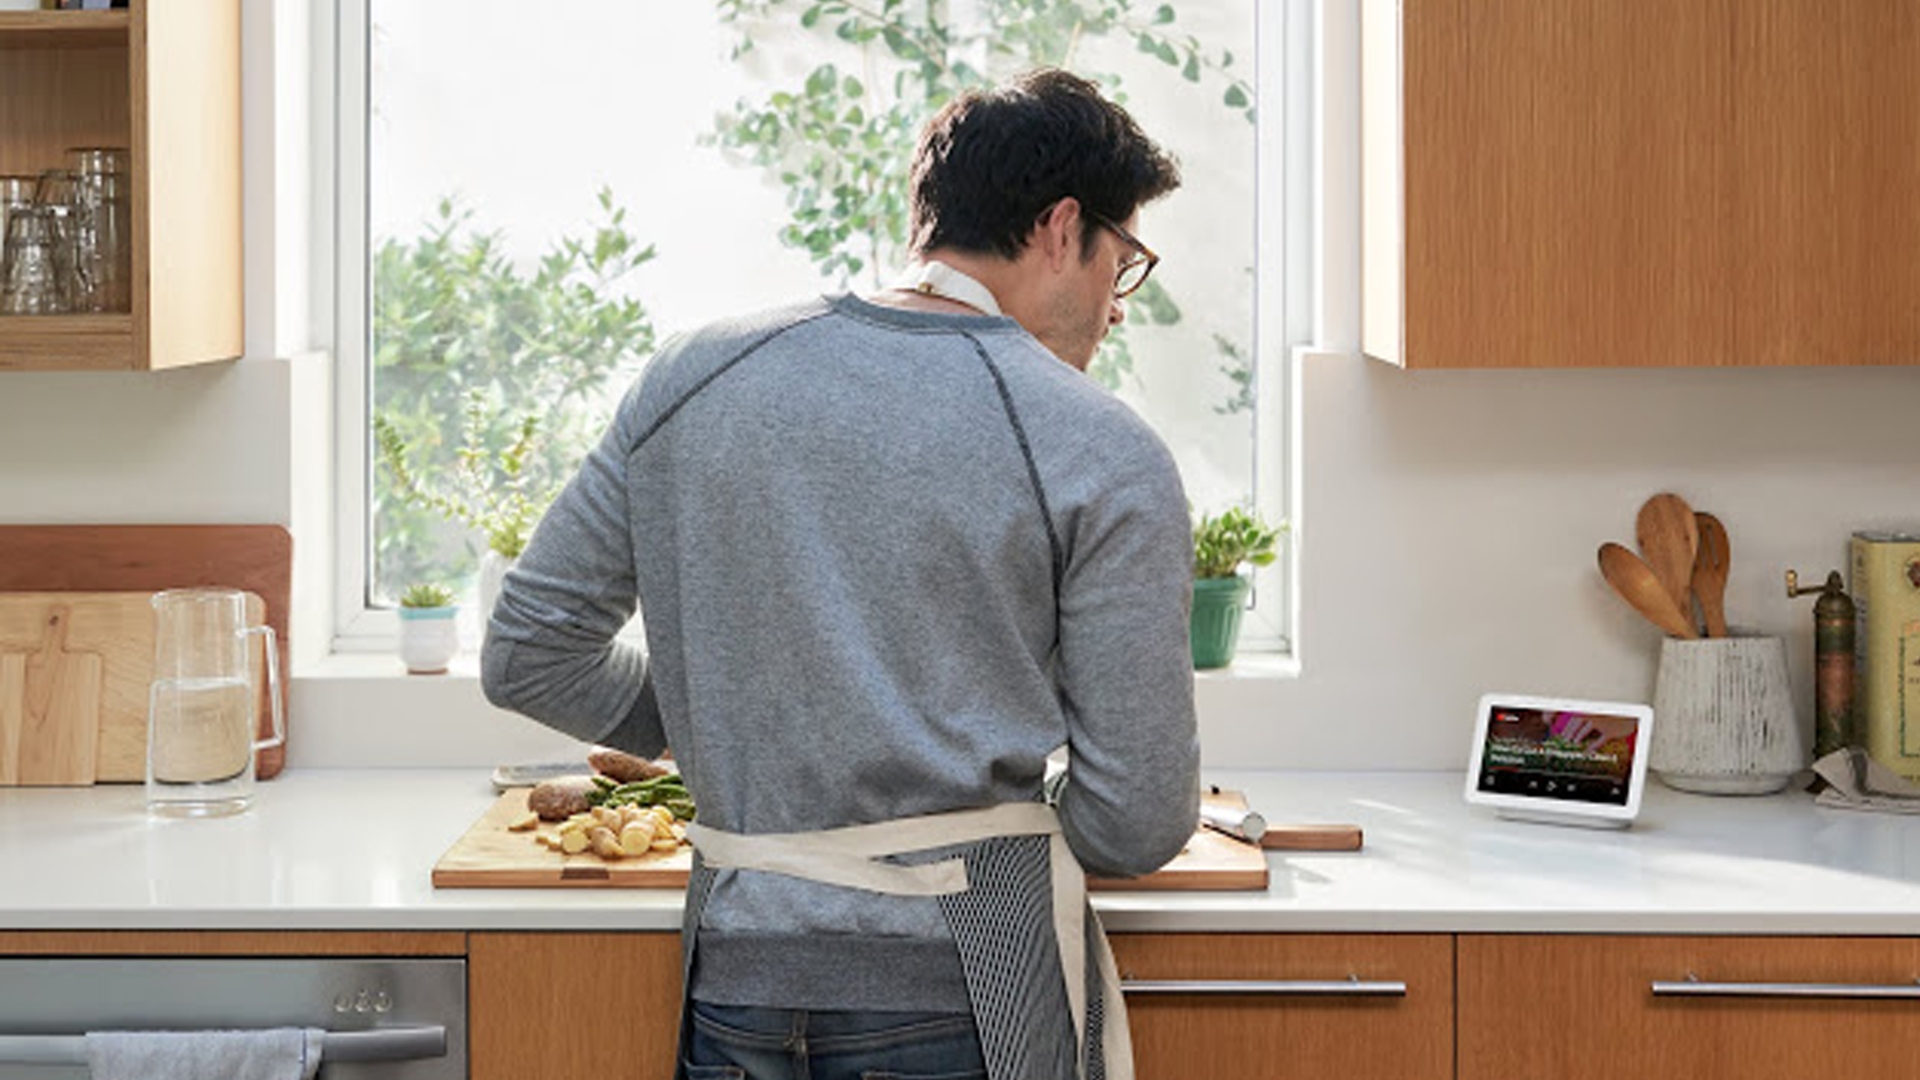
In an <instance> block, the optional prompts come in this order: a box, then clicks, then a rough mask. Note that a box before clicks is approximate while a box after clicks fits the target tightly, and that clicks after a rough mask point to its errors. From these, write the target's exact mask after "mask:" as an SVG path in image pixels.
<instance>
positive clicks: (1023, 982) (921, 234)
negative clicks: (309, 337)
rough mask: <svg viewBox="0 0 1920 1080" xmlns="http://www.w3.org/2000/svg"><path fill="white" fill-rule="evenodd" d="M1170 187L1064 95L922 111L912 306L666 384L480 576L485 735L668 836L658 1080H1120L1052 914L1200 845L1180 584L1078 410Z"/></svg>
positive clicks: (1118, 465)
mask: <svg viewBox="0 0 1920 1080" xmlns="http://www.w3.org/2000/svg"><path fill="white" fill-rule="evenodd" d="M1178 183H1179V178H1178V174H1177V171H1176V169H1175V166H1174V165H1173V163H1172V162H1171V161H1170V160H1169V159H1168V158H1167V157H1166V155H1165V154H1163V153H1162V152H1161V151H1160V150H1159V149H1158V148H1157V147H1156V146H1154V144H1153V143H1152V142H1150V141H1149V140H1148V139H1147V138H1146V137H1145V136H1144V135H1143V134H1142V133H1141V132H1140V130H1139V129H1138V127H1137V126H1136V125H1135V124H1134V122H1133V121H1132V120H1131V118H1129V117H1128V116H1127V114H1126V113H1125V112H1124V111H1122V110H1121V109H1120V108H1119V107H1118V106H1115V105H1113V104H1112V103H1110V102H1107V101H1105V100H1104V99H1102V98H1101V96H1100V94H1099V93H1098V91H1097V89H1096V88H1095V87H1093V86H1092V85H1091V84H1089V83H1087V82H1085V81H1083V80H1081V79H1078V78H1076V77H1074V76H1071V75H1067V74H1065V73H1062V72H1058V71H1040V72H1036V73H1032V74H1029V75H1027V76H1024V77H1022V78H1020V79H1018V80H1016V81H1015V82H1013V83H1012V84H1011V85H1010V86H1008V87H1006V88H1005V89H1001V90H996V91H993V92H989V93H980V94H971V95H967V96H965V97H962V98H960V99H959V100H956V101H954V102H953V103H951V104H949V105H948V106H947V107H946V108H945V109H943V110H942V111H941V112H940V114H939V115H938V116H936V117H935V118H934V119H933V120H932V121H930V122H929V124H928V126H927V128H926V130H925V131H924V132H923V134H922V137H921V139H920V143H919V146H918V149H917V151H916V155H915V159H914V165H913V178H912V227H913V249H914V252H915V255H916V264H915V266H914V268H913V270H912V272H911V273H910V274H909V276H908V278H907V279H905V280H903V282H902V283H901V285H900V286H898V287H896V288H893V289H889V290H885V291H883V292H881V293H879V294H877V295H875V296H872V297H870V298H866V299H861V298H857V297H853V296H839V297H831V298H824V299H821V300H817V301H813V302H809V303H805V304H801V305H798V306H795V307H791V308H787V309H784V310H778V311H772V312H765V313H760V314H756V315H750V316H746V317H743V318H740V319H738V320H734V321H730V322H726V323H723V324H720V325H716V326H710V327H707V328H705V329H702V330H700V331H698V332H696V333H693V334H691V335H689V336H687V337H686V338H684V339H682V340H679V341H677V342H675V343H673V344H671V345H669V346H667V347H666V348H665V349H663V350H662V352H661V353H660V355H659V356H657V357H656V358H655V359H654V360H653V361H652V363H651V364H650V365H649V366H648V368H647V370H646V372H645V374H644V375H643V376H642V377H641V379H640V380H639V381H638V383H637V384H636V385H635V387H634V388H633V389H632V390H631V391H630V392H629V393H628V395H627V397H626V399H625V401H624V402H623V403H622V404H621V406H620V410H619V413H618V415H617V416H616V418H615V420H614V422H613V424H612V427H611V430H609V431H608V433H607V435H606V438H605V440H604V441H603V442H602V443H601V444H600V446H599V447H598V448H597V449H596V450H595V451H594V452H593V453H592V454H591V455H590V456H589V458H588V459H587V461H586V463H585V465H584V466H583V467H582V469H581V471H580V474H579V476H578V477H576V478H575V479H574V480H573V482H572V483H571V484H570V485H569V487H568V488H567V490H566V491H565V492H564V493H563V494H562V495H561V496H560V498H559V499H558V500H557V501H556V502H555V504H554V506H553V508H552V509H551V510H550V511H549V512H548V513H547V516H546V518H545V520H544V521H543V522H542V523H541V525H540V527H539V530H538V531H537V532H536V533H535V535H534V537H533V540H532V543H531V544H530V545H529V547H528V548H527V550H526V552H525V554H524V555H523V556H522V557H521V559H520V561H519V563H518V565H517V567H516V569H515V570H514V571H513V573H511V574H510V575H509V576H508V578H507V581H506V584H505V587H504V589H503V591H502V593H501V597H500V601H499V604H498V606H497V607H496V608H495V609H494V612H493V615H492V621H491V623H490V626H489V631H488V637H487V643H486V650H485V655H484V657H483V664H482V672H483V679H484V685H485V688H486V692H487V695H488V697H489V698H490V699H491V700H492V701H494V702H495V703H496V704H499V705H502V706H504V707H507V708H512V709H517V710H519V711H521V712H524V713H526V714H527V715H529V716H532V717H534V718H536V719H538V720H541V721H542V722H545V723H547V724H549V725H551V726H553V727H555V728H558V729H560V730H562V731H566V732H568V733H570V734H573V735H575V736H578V737H580V738H582V739H585V740H588V741H591V742H597V743H603V744H607V745H612V746H617V747H621V748H624V749H628V750H632V751H635V752H638V753H642V754H657V753H659V752H660V751H661V750H662V749H663V748H665V747H667V746H671V747H672V749H673V752H674V757H675V759H676V760H677V762H678V764H679V767H680V770H681V772H682V774H683V775H684V776H685V778H686V782H687V786H688V788H689V789H690V791H691V792H692V794H693V796H694V799H695V801H696V802H697V804H698V808H699V824H698V825H697V826H696V827H695V835H694V837H693V839H694V842H695V847H696V850H697V851H698V853H699V862H698V863H697V864H696V870H695V873H694V876H693V880H692V882H691V883H690V885H689V888H688V896H687V904H688V920H687V955H688V981H687V986H688V996H689V1004H688V1009H687V1015H686V1018H685V1020H684V1022H683V1025H682V1057H683V1059H684V1060H683V1061H682V1063H681V1069H682V1071H681V1075H683V1076H689V1077H703V1076H722V1075H726V1076H739V1075H745V1076H748V1077H770V1076H788V1075H791V1074H792V1073H791V1072H790V1070H793V1069H795V1068H796V1066H797V1067H799V1068H800V1069H803V1070H806V1071H808V1072H810V1074H811V1075H812V1076H815V1077H838V1076H859V1075H862V1074H863V1071H865V1070H874V1071H885V1072H888V1073H889V1074H894V1073H898V1074H901V1075H930V1074H939V1075H955V1076H958V1075H987V1076H991V1077H993V1078H994V1080H1015V1078H1020V1080H1025V1078H1028V1077H1033V1078H1046V1080H1059V1078H1062V1077H1071V1076H1074V1075H1076V1074H1077V1073H1081V1070H1082V1069H1083V1068H1085V1069H1095V1070H1097V1071H1104V1073H1105V1075H1107V1076H1109V1077H1116V1078H1122V1077H1125V1076H1127V1075H1129V1070H1130V1053H1129V1051H1128V1049H1127V1046H1126V1041H1125V1034H1126V1033H1125V1023H1124V1013H1123V1012H1122V1011H1121V1005H1120V1002H1119V1000H1118V996H1117V993H1113V992H1112V989H1113V988H1112V987H1111V985H1110V984H1111V982H1112V978H1111V977H1112V971H1111V958H1110V956H1108V954H1107V953H1106V950H1105V939H1104V938H1103V937H1101V936H1100V932H1099V928H1098V925H1097V923H1089V922H1086V921H1085V918H1086V916H1087V914H1088V912H1087V908H1086V904H1085V901H1084V899H1083V896H1082V894H1081V893H1080V892H1079V889H1080V888H1081V887H1082V868H1084V870H1085V871H1087V872H1092V873H1097V874H1101V875H1108V876H1131V875H1137V874H1143V873H1147V872H1149V871H1151V870H1153V869H1155V868H1157V867H1159V866H1160V865H1162V864H1163V863H1165V862H1166V861H1167V860H1168V859H1170V858H1172V857H1173V856H1174V855H1175V854H1177V853H1178V852H1179V850H1180V848H1181V846H1182V844H1183V843H1184V842H1185V841H1186V840H1187V839H1188V838H1189V837H1190V836H1191V833H1192V830H1193V827H1194V823H1195V820H1196V818H1197V813H1198V790H1197V789H1198V775H1197V773H1198V751H1197V741H1196V737H1195V727H1194V716H1193V698H1192V691H1193V686H1192V672H1191V668H1190V660H1189V657H1188V642H1187V633H1188V631H1187V610H1188V603H1189V597H1190V589H1191V578H1192V548H1191V540H1190V536H1189V532H1188V522H1187V516H1186V499H1185V495H1184V493H1183V491H1182V488H1181V484H1180V478H1179V475H1178V474H1177V472H1176V471H1175V468H1174V465H1173V461H1172V459H1171V457H1170V455H1169V454H1168V452H1167V450H1166V447H1165V446H1164V445H1163V444H1162V443H1161V442H1160V440H1159V439H1158V438H1156V437H1155V436H1154V435H1153V433H1152V432H1151V431H1150V430H1149V429H1148V428H1147V427H1146V425H1145V424H1144V423H1142V422H1141V421H1140V419H1139V418H1138V417H1137V416H1135V415H1134V414H1133V413H1132V412H1131V411H1130V410H1128V409H1127V408H1126V407H1125V406H1124V405H1122V404H1120V403H1119V402H1118V401H1116V400H1115V399H1113V398H1112V397H1111V396H1110V395H1108V394H1106V393H1105V392H1103V391H1102V390H1101V389H1100V388H1099V387H1097V386H1095V385H1094V384H1093V383H1092V382H1091V381H1089V380H1088V379H1087V378H1086V377H1085V376H1084V375H1083V374H1082V372H1083V371H1084V369H1085V368H1086V366H1087V364H1088V362H1089V361H1090V360H1091V359H1092V356H1093V353H1094V350H1095V348H1096V347H1097V346H1098V345H1099V343H1100V341H1101V339H1102V338H1103V337H1104V336H1105V335H1106V332H1107V330H1108V329H1109V328H1110V327H1111V326H1113V325H1114V324H1117V323H1118V322H1119V321H1120V319H1121V318H1122V312H1121V306H1120V299H1119V296H1120V295H1122V294H1124V293H1125V292H1127V291H1130V290H1131V289H1133V288H1137V287H1138V286H1139V284H1140V282H1141V281H1144V280H1145V276H1146V273H1147V272H1148V271H1149V270H1151V268H1152V266H1153V263H1154V261H1155V257H1154V256H1153V254H1152V253H1151V252H1150V251H1149V250H1148V249H1147V248H1146V246H1145V245H1144V244H1142V243H1141V242H1140V241H1139V240H1137V239H1135V237H1134V233H1135V231H1136V229H1137V219H1136V213H1137V210H1138V208H1139V207H1140V206H1141V205H1142V204H1144V203H1146V202H1149V201H1151V200H1153V199H1155V198H1157V197H1159V196H1161V195H1163V194H1165V193H1167V192H1168V191H1171V190H1172V189H1173V188H1174V187H1176V186H1177V185H1178ZM636 596H637V597H638V599H639V603H640V607H641V609H642V611H643V613H644V615H645V622H646V631H647V635H646V636H647V649H646V652H645V655H644V656H643V655H642V653H641V652H640V651H638V650H636V649H634V648H632V647H630V646H628V645H626V644H624V643H622V642H619V641H616V640H614V635H615V633H616V632H617V631H618V630H619V629H620V627H621V626H622V624H624V623H625V622H626V620H627V619H628V617H629V616H630V615H631V613H632V612H633V609H634V605H635V599H636ZM1062 745H1064V746H1065V747H1066V748H1067V750H1068V765H1069V767H1068V771H1067V773H1066V774H1065V776H1066V780H1065V782H1064V783H1060V782H1054V783H1046V784H1045V785H1044V786H1045V788H1046V790H1045V791H1043V783H1044V780H1045V774H1046V770H1047V758H1048V755H1049V752H1051V751H1054V750H1055V749H1056V748H1058V747H1061V746H1062ZM1045 795H1051V796H1052V801H1053V803H1054V804H1056V805H1050V804H1049V802H1048V801H1043V796H1045ZM1056 806H1057V809H1056ZM849 826H857V827H858V828H854V829H851V830H849V829H848V827H849ZM1103 960H1104V961H1105V963H1104V964H1103V963H1102V961H1103ZM1110 1019H1111V1020H1112V1021H1113V1022H1111V1023H1110V1022H1108V1021H1109V1020H1110ZM729 1069H734V1070H742V1071H728V1070H729Z"/></svg>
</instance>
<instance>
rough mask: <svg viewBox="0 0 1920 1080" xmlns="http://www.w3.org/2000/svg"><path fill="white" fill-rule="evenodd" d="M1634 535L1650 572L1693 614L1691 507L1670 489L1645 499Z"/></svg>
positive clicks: (1694, 529)
mask: <svg viewBox="0 0 1920 1080" xmlns="http://www.w3.org/2000/svg"><path fill="white" fill-rule="evenodd" d="M1633 536H1634V540H1635V542H1637V543H1638V544H1639V545H1640V555H1641V557H1642V558H1644V559H1646V561H1647V565H1648V566H1649V567H1651V568H1652V570H1653V576H1654V577H1657V578H1659V579H1660V585H1661V587H1662V588H1665V589H1666V590H1667V595H1668V596H1671V597H1673V606H1674V607H1675V608H1677V609H1678V610H1679V611H1680V614H1681V615H1682V616H1683V617H1685V618H1687V619H1688V620H1689V621H1691V620H1692V618H1693V558H1694V553H1695V552H1696V551H1697V550H1698V549H1699V546H1700V533H1699V526H1698V525H1697V524H1696V523H1695V522H1694V518H1693V507H1691V506H1688V505H1687V501H1686V500H1685V499H1683V498H1681V497H1680V496H1678V495H1675V494H1674V493H1673V492H1671V491H1663V492H1661V493H1660V494H1658V495H1655V496H1654V497H1653V498H1651V499H1648V500H1647V501H1646V502H1645V503H1642V504H1641V506H1640V512H1639V513H1638V514H1637V515H1635V517H1634V523H1633Z"/></svg>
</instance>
